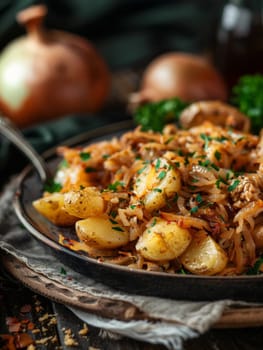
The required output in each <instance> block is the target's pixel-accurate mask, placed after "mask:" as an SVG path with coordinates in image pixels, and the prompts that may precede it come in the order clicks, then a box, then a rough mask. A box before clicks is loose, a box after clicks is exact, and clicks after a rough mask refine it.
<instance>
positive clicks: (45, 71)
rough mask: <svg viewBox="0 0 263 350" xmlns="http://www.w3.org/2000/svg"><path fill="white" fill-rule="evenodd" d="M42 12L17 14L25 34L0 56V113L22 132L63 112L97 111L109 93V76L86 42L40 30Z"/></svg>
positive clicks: (41, 9) (39, 8) (36, 8)
mask: <svg viewBox="0 0 263 350" xmlns="http://www.w3.org/2000/svg"><path fill="white" fill-rule="evenodd" d="M46 12H47V8H46V7H45V6H44V5H37V6H32V7H30V8H27V9H25V10H23V11H21V12H20V13H18V16H17V20H18V22H19V23H21V24H22V25H24V26H25V27H26V29H27V32H28V35H26V36H22V37H21V38H18V39H16V40H15V41H13V42H11V43H10V44H9V45H8V46H7V47H6V48H5V49H4V51H3V53H2V54H1V56H0V110H1V111H2V113H4V114H5V115H6V116H8V117H9V118H10V119H12V120H13V121H14V122H15V123H16V125H18V126H20V127H22V126H27V125H31V124H34V123H38V122H40V121H44V120H49V119H52V118H56V117H59V116H62V115H65V114H68V113H84V112H94V111H97V110H98V109H99V108H100V107H101V106H102V105H103V103H104V102H105V100H106V97H107V95H108V91H109V85H110V74H109V71H108V68H107V66H106V64H105V62H104V60H103V59H102V58H101V56H100V55H99V54H98V52H97V51H96V49H95V48H94V47H93V46H92V45H91V43H90V42H88V41H87V40H85V39H83V38H81V37H79V36H77V35H73V34H69V33H66V32H62V31H57V30H47V29H44V28H43V26H42V21H43V18H44V17H45V15H46Z"/></svg>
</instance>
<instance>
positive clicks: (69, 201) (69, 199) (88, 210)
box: [64, 187, 104, 219]
mask: <svg viewBox="0 0 263 350" xmlns="http://www.w3.org/2000/svg"><path fill="white" fill-rule="evenodd" d="M64 200H65V204H64V205H65V210H66V211H67V212H68V213H69V214H71V215H73V216H77V217H79V218H81V219H85V218H88V217H90V216H100V215H102V214H103V211H104V200H103V198H102V196H101V194H100V192H99V191H98V190H97V189H96V188H95V187H86V188H84V189H82V190H78V191H77V190H74V191H69V192H67V193H65V197H64Z"/></svg>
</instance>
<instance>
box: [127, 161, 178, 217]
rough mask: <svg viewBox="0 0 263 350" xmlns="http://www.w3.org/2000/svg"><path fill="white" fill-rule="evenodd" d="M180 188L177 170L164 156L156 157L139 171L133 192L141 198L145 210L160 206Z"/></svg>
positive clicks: (155, 208)
mask: <svg viewBox="0 0 263 350" xmlns="http://www.w3.org/2000/svg"><path fill="white" fill-rule="evenodd" d="M180 188H181V179H180V174H179V172H178V171H177V170H176V169H174V168H173V166H172V165H171V164H170V163H169V162H168V161H167V160H166V159H165V158H157V159H156V160H155V161H154V162H153V163H150V164H148V165H146V166H145V167H144V168H142V169H141V170H140V172H139V175H138V177H137V178H136V181H135V184H134V193H135V194H136V195H137V196H138V197H139V198H141V199H143V202H144V205H145V208H146V210H148V211H153V210H157V209H160V208H162V207H163V206H164V205H165V203H166V200H167V198H170V197H172V196H174V195H175V194H176V193H177V192H178V191H179V190H180Z"/></svg>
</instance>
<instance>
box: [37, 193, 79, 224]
mask: <svg viewBox="0 0 263 350" xmlns="http://www.w3.org/2000/svg"><path fill="white" fill-rule="evenodd" d="M32 204H33V207H34V208H35V209H36V210H37V211H38V212H39V213H40V214H42V215H43V216H44V217H45V218H47V219H48V220H49V221H51V222H52V223H53V224H55V225H58V226H71V225H73V224H74V223H75V222H76V221H77V220H78V218H77V217H75V216H73V215H70V214H69V213H68V212H67V211H66V210H65V207H64V195H63V194H62V193H52V194H50V195H48V196H46V197H43V198H39V199H37V200H35V201H34V202H33V203H32Z"/></svg>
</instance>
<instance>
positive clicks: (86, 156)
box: [79, 152, 91, 161]
mask: <svg viewBox="0 0 263 350" xmlns="http://www.w3.org/2000/svg"><path fill="white" fill-rule="evenodd" d="M79 156H80V158H81V160H83V161H86V160H89V159H90V158H91V154H90V152H80V154H79Z"/></svg>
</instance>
